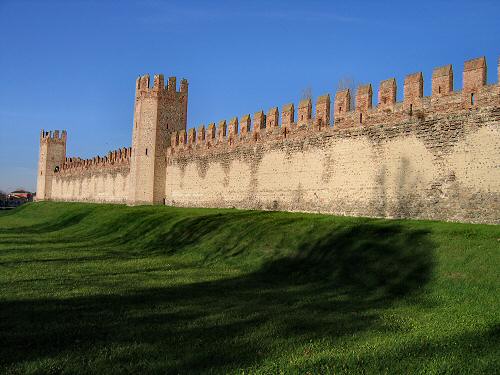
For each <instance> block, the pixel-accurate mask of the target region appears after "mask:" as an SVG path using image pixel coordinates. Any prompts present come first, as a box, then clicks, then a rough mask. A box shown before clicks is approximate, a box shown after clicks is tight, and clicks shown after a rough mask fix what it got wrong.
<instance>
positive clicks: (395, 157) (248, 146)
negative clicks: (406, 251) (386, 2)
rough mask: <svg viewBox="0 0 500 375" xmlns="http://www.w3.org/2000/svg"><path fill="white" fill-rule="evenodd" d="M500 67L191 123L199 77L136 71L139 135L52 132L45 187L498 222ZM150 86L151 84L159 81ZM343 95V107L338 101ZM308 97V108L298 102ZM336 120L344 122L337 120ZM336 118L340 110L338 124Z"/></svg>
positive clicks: (43, 166) (92, 194)
mask: <svg viewBox="0 0 500 375" xmlns="http://www.w3.org/2000/svg"><path fill="white" fill-rule="evenodd" d="M497 69H498V76H499V79H498V80H497V83H496V84H493V85H487V80H486V78H487V68H486V61H485V59H484V58H478V59H474V60H469V61H467V62H465V64H464V69H463V88H462V90H461V91H455V90H454V88H453V68H452V66H451V65H447V66H443V67H439V68H436V69H435V70H434V72H433V75H432V81H431V84H432V94H431V96H430V97H424V96H423V88H424V78H423V75H422V73H414V74H410V75H408V76H407V77H406V78H405V80H404V88H403V95H404V98H403V101H402V102H397V101H396V98H397V85H396V80H395V79H394V78H391V79H388V80H384V81H382V82H381V84H380V86H379V90H378V95H377V99H378V100H377V104H376V105H375V106H374V105H373V89H372V86H371V85H370V84H368V85H362V86H360V87H359V88H358V89H357V92H356V94H355V99H356V100H355V102H356V105H355V108H350V98H351V95H353V94H354V93H351V92H350V91H349V90H343V91H339V92H337V93H336V95H335V100H334V103H333V106H331V101H330V96H329V95H323V96H321V97H319V98H318V99H317V101H316V105H315V106H314V109H313V105H312V101H311V100H310V99H306V100H303V101H301V102H300V103H299V104H298V106H297V108H295V106H294V104H293V103H290V104H287V105H285V106H283V107H282V109H281V121H279V119H280V114H279V109H278V108H272V109H271V110H269V111H268V112H267V114H265V112H264V111H258V112H256V113H254V114H253V115H250V114H245V115H243V116H242V117H241V118H239V119H238V118H237V117H234V118H232V119H231V120H230V121H229V122H226V121H224V120H223V121H220V122H219V123H218V125H217V126H216V125H215V123H211V124H209V125H208V127H207V128H206V129H205V126H204V125H200V126H199V127H198V128H197V129H195V128H192V129H189V132H188V131H187V129H186V124H187V97H188V83H187V81H186V80H182V82H181V85H180V90H179V91H177V88H176V81H175V78H169V80H168V84H167V87H165V84H164V81H163V76H162V75H156V76H155V77H154V82H153V85H150V82H149V76H148V75H146V76H143V77H139V78H138V80H137V83H136V100H135V111H134V124H133V131H132V133H133V135H132V147H131V148H123V149H119V150H117V151H113V152H110V153H108V155H107V156H106V157H95V158H93V159H89V160H82V159H80V158H67V157H66V133H65V132H63V133H62V135H59V133H58V132H57V131H56V132H54V133H51V132H44V131H42V134H41V138H40V159H39V169H38V184H37V199H39V200H47V199H52V200H67V201H89V202H113V203H127V204H132V205H133V204H168V205H173V206H186V207H188V206H190V207H192V206H196V207H237V208H248V209H266V210H287V211H308V212H321V213H331V214H337V215H351V216H370V217H397V218H418V219H438V220H450V221H464V222H477V223H500V164H499V163H500V162H499V161H500V126H499V125H500V84H499V82H500V60H499V63H498V66H497ZM150 86H151V87H150ZM330 107H332V109H333V112H332V113H331V112H330ZM295 110H297V114H296V113H295ZM331 119H332V120H333V121H331ZM331 122H332V123H331Z"/></svg>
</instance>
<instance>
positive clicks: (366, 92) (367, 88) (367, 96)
mask: <svg viewBox="0 0 500 375" xmlns="http://www.w3.org/2000/svg"><path fill="white" fill-rule="evenodd" d="M372 101H373V90H372V85H371V83H369V84H368V85H360V86H358V91H357V92H356V110H357V111H361V112H364V111H367V110H368V109H370V108H372Z"/></svg>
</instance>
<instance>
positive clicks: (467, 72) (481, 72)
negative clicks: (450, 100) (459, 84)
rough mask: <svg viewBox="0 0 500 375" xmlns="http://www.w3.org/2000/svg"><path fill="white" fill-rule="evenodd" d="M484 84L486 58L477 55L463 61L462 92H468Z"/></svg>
mask: <svg viewBox="0 0 500 375" xmlns="http://www.w3.org/2000/svg"><path fill="white" fill-rule="evenodd" d="M484 85H486V59H485V58H484V56H483V57H479V58H476V59H472V60H468V61H466V62H465V63H464V72H463V88H462V90H463V92H465V93H469V92H471V91H475V90H477V89H478V88H480V87H482V86H484Z"/></svg>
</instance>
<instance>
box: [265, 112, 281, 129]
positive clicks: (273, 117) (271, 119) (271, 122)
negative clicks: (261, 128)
mask: <svg viewBox="0 0 500 375" xmlns="http://www.w3.org/2000/svg"><path fill="white" fill-rule="evenodd" d="M279 117H280V112H279V110H278V107H274V108H271V109H270V110H269V111H268V112H267V117H266V128H268V129H269V130H271V129H273V128H275V127H278V125H279Z"/></svg>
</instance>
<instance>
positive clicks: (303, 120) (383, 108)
mask: <svg viewBox="0 0 500 375" xmlns="http://www.w3.org/2000/svg"><path fill="white" fill-rule="evenodd" d="M498 71H499V75H500V59H499V68H498ZM403 90H404V96H403V101H402V102H397V101H396V98H397V84H396V79H395V78H390V79H387V80H384V81H382V82H381V83H380V86H379V90H378V103H377V106H376V107H373V105H372V102H373V90H372V85H371V84H365V85H360V86H359V87H358V89H357V92H356V97H355V102H356V107H355V108H354V109H352V108H351V104H350V103H351V93H350V90H349V89H346V90H340V91H338V92H337V93H336V94H335V101H334V104H333V108H334V111H333V117H334V121H333V124H331V123H330V106H331V103H330V95H329V94H326V95H322V96H320V97H318V98H317V100H316V106H315V116H314V117H313V106H312V100H311V99H304V100H301V101H300V102H299V105H298V111H297V112H298V113H297V114H298V116H297V119H296V118H295V106H294V104H293V103H288V104H285V105H284V106H282V109H281V122H279V117H280V116H279V110H278V107H273V108H271V109H270V110H269V111H268V112H267V116H266V115H264V111H262V110H260V111H258V112H255V114H254V116H253V120H252V118H251V116H250V115H244V116H243V117H242V118H241V119H238V118H237V117H234V118H233V119H231V121H230V123H229V130H228V131H227V134H226V121H225V120H223V121H221V122H219V126H218V127H217V128H216V127H215V124H211V125H210V127H209V129H208V130H207V132H206V133H205V127H204V126H203V125H202V126H200V127H199V128H198V134H200V133H203V135H204V136H198V137H196V136H195V135H194V134H195V133H193V135H192V136H190V137H189V140H188V141H187V142H185V141H182V139H183V138H184V137H185V132H184V133H182V132H180V133H178V132H175V133H174V134H173V135H172V142H171V147H170V149H169V151H168V153H167V155H168V156H172V155H173V154H175V153H176V152H177V151H181V152H182V151H185V150H195V149H202V148H205V147H206V148H212V147H215V146H217V147H223V146H225V145H230V146H236V145H238V144H247V143H252V142H257V141H263V140H266V139H275V140H277V139H285V138H288V137H296V136H306V135H307V134H309V132H314V131H325V130H328V131H331V132H336V131H342V130H343V129H346V128H350V127H368V126H375V125H384V124H387V125H390V124H394V123H401V122H404V121H421V120H423V119H424V118H425V116H426V115H428V116H431V115H433V114H436V113H449V112H450V111H463V110H471V109H477V108H479V107H482V106H498V105H500V85H499V84H498V83H497V84H495V85H486V60H485V58H484V57H481V58H478V59H472V60H469V61H466V62H465V64H464V88H463V90H462V91H453V68H452V66H451V65H445V66H442V67H439V68H436V69H434V71H433V74H432V95H431V96H430V97H424V77H423V74H422V72H417V73H412V74H409V75H407V76H406V77H405V79H404V88H403ZM470 94H472V95H473V97H472V99H471V96H470ZM331 125H333V126H331ZM304 130H306V131H304ZM193 131H194V130H193ZM205 134H207V135H206V136H205Z"/></svg>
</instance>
